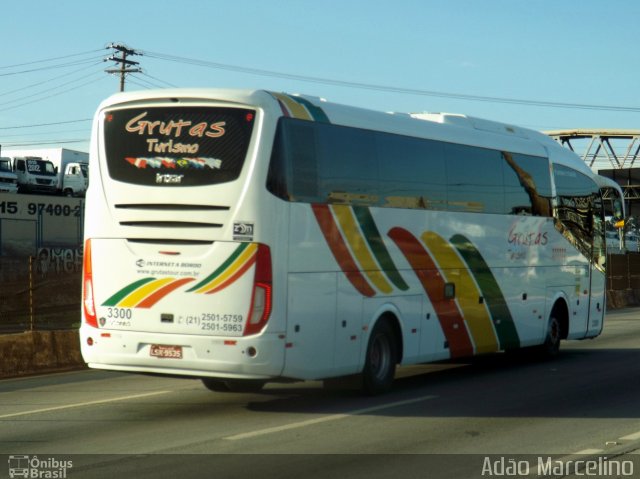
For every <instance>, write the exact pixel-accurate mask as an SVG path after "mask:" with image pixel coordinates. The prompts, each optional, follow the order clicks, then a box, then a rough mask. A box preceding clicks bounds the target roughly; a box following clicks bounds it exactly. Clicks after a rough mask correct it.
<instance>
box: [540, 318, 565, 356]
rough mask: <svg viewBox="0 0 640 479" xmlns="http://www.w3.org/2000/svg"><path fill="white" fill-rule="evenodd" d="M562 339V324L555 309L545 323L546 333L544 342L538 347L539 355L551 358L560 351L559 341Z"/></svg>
mask: <svg viewBox="0 0 640 479" xmlns="http://www.w3.org/2000/svg"><path fill="white" fill-rule="evenodd" d="M561 340H562V326H561V325H560V320H559V319H558V318H557V315H556V314H555V310H554V311H552V312H551V315H550V316H549V324H548V325H547V335H546V336H545V338H544V343H542V345H540V347H539V348H538V352H539V353H540V356H541V357H543V358H553V357H555V356H557V355H558V353H559V352H560V341H561Z"/></svg>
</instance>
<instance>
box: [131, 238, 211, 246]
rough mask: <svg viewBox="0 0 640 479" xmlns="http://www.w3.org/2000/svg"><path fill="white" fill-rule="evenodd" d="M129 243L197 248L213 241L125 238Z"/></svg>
mask: <svg viewBox="0 0 640 479" xmlns="http://www.w3.org/2000/svg"><path fill="white" fill-rule="evenodd" d="M127 241H128V242H129V243H141V244H152V245H163V246H168V245H174V246H193V245H195V246H199V245H211V244H213V241H205V240H190V239H189V240H185V239H167V238H127Z"/></svg>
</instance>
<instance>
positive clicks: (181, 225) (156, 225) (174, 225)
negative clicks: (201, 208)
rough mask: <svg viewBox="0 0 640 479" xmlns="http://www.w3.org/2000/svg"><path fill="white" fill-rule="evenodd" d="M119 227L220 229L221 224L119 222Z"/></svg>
mask: <svg viewBox="0 0 640 479" xmlns="http://www.w3.org/2000/svg"><path fill="white" fill-rule="evenodd" d="M120 225H121V226H139V227H143V228H222V226H223V225H222V224H221V223H198V222H195V221H121V222H120Z"/></svg>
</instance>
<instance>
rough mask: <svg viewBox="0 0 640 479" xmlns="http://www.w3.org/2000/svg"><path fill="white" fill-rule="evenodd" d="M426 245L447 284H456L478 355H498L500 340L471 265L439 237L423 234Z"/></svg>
mask: <svg viewBox="0 0 640 479" xmlns="http://www.w3.org/2000/svg"><path fill="white" fill-rule="evenodd" d="M422 241H423V242H424V244H425V245H427V247H428V248H429V250H431V253H432V254H433V256H434V257H435V258H436V260H437V261H438V263H439V265H440V269H441V273H442V275H443V276H444V278H445V281H447V282H448V283H454V284H455V287H456V299H457V300H458V305H459V306H460V308H461V309H462V316H463V318H464V320H465V322H466V323H467V325H468V327H469V332H470V333H471V335H472V337H473V340H474V343H475V348H476V352H477V353H489V352H493V351H497V350H498V340H497V337H496V333H495V331H494V329H493V323H492V321H491V316H489V312H488V311H487V308H486V307H485V305H484V304H483V303H480V297H481V296H482V293H481V292H480V290H479V289H478V286H477V285H476V283H475V281H474V280H473V278H472V276H471V274H470V273H469V270H468V268H467V265H466V264H465V263H464V262H463V261H462V260H461V259H460V257H459V256H458V255H457V253H456V252H455V250H454V248H453V247H452V246H451V245H450V244H449V243H448V242H447V241H445V240H444V239H443V238H442V237H440V236H438V235H437V234H436V233H433V232H431V231H425V232H424V233H423V234H422Z"/></svg>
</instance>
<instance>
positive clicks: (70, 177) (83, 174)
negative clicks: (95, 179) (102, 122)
mask: <svg viewBox="0 0 640 479" xmlns="http://www.w3.org/2000/svg"><path fill="white" fill-rule="evenodd" d="M7 153H9V152H7ZM10 153H11V155H13V156H14V157H17V156H25V157H27V156H32V157H39V158H41V159H42V160H43V161H46V162H49V163H51V165H53V168H54V171H55V176H56V178H55V193H57V194H62V195H65V196H84V194H85V192H86V190H87V187H88V186H89V154H88V153H85V152H81V151H74V150H68V149H66V148H42V149H32V150H14V151H11V152H10Z"/></svg>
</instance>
